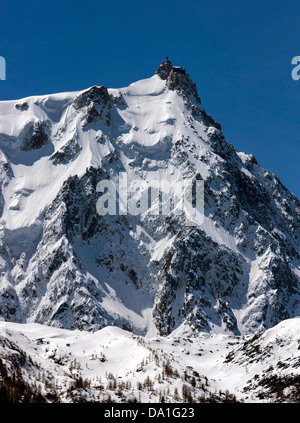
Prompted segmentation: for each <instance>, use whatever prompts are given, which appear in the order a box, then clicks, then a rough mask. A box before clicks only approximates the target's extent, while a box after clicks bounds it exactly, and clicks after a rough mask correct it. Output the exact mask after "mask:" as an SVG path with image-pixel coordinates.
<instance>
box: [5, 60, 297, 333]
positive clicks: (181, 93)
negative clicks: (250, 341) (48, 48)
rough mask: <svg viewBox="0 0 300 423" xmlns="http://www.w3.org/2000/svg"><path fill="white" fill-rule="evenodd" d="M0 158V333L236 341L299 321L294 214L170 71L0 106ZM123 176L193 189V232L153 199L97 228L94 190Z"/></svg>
mask: <svg viewBox="0 0 300 423" xmlns="http://www.w3.org/2000/svg"><path fill="white" fill-rule="evenodd" d="M0 148H1V159H0V175H1V195H0V204H1V220H0V225H1V230H0V233H1V261H0V266H1V282H0V289H1V300H0V315H1V317H2V319H3V320H5V321H11V322H23V323H25V322H31V323H33V322H35V323H40V324H45V325H49V326H55V327H60V328H65V329H75V328H76V329H82V330H88V331H95V330H99V329H101V328H104V327H106V326H108V325H110V326H118V327H120V328H123V329H125V330H129V331H132V332H134V333H136V334H138V335H148V336H151V335H156V334H158V335H168V334H170V333H172V332H173V331H174V330H176V331H177V332H178V331H181V332H182V333H186V332H187V333H190V334H192V333H193V334H195V335H197V334H198V333H199V331H201V332H202V331H206V332H213V333H217V332H222V333H233V334H236V335H241V334H242V335H244V334H249V333H255V332H259V331H262V330H265V329H267V328H271V327H273V326H275V325H276V324H278V323H280V322H281V321H282V320H285V319H289V318H293V317H294V316H297V315H299V310H300V307H299V299H300V296H299V276H300V260H299V258H300V256H299V230H300V202H299V200H298V199H297V198H296V197H295V196H294V195H293V194H292V193H290V192H289V191H288V189H287V188H286V187H285V186H284V185H283V184H282V183H281V182H280V180H279V178H278V177H277V176H276V175H274V174H273V173H271V172H270V171H267V170H264V169H263V168H262V167H261V166H260V165H259V164H258V163H257V161H256V159H255V157H254V156H253V155H251V154H250V155H249V154H245V153H238V152H237V151H236V150H235V149H234V147H233V146H232V144H231V143H230V142H229V141H228V140H226V139H225V137H224V135H223V133H222V130H221V125H220V124H219V123H218V122H215V121H214V119H213V118H212V117H211V116H210V115H208V114H207V113H206V112H205V110H204V108H203V106H202V105H201V101H200V98H199V96H198V93H197V88H196V85H195V84H194V82H193V81H192V79H191V78H190V77H189V75H188V74H187V73H186V72H185V70H184V69H182V68H181V67H175V66H173V65H172V64H171V62H170V61H168V60H166V61H165V62H162V63H161V64H160V66H159V67H158V69H157V72H156V73H155V75H154V76H152V77H150V78H148V79H144V80H141V81H138V82H135V83H133V84H131V85H130V86H129V87H126V88H121V89H107V88H106V87H104V86H93V87H91V88H89V89H87V90H84V91H80V92H70V93H62V94H54V95H48V96H36V97H29V98H26V99H22V100H19V101H5V102H1V103H0ZM120 173H122V174H123V175H124V174H126V175H127V177H128V180H130V181H131V182H132V181H133V184H134V183H135V184H136V185H138V186H139V185H141V186H142V184H143V182H145V181H146V182H149V181H150V180H153V179H154V180H158V181H159V180H162V179H165V180H166V179H167V180H172V182H173V183H174V184H175V186H177V185H180V181H182V180H183V181H187V180H189V181H196V180H202V181H204V216H202V217H203V219H202V221H201V223H200V224H194V225H192V226H189V224H188V216H187V215H186V214H184V213H182V214H179V213H177V212H176V211H175V209H173V210H171V211H170V213H168V214H162V213H159V207H163V206H162V205H161V202H159V197H158V198H156V202H154V203H153V204H152V205H151V207H150V208H148V209H147V210H146V211H144V212H142V213H139V214H134V213H127V214H121V213H120V212H116V214H115V215H110V214H107V215H99V213H98V212H97V201H98V200H99V198H100V197H101V193H100V192H98V190H97V184H98V183H99V182H100V181H103V180H109V181H111V182H112V183H113V184H115V186H118V184H119V175H120ZM135 189H137V188H135ZM137 192H138V191H137ZM141 192H142V190H140V193H141ZM155 210H156V212H155Z"/></svg>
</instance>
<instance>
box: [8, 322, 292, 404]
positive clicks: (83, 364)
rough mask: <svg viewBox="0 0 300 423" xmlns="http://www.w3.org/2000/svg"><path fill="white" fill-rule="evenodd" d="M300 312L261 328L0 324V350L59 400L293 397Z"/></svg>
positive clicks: (47, 394)
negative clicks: (253, 331) (158, 329)
mask: <svg viewBox="0 0 300 423" xmlns="http://www.w3.org/2000/svg"><path fill="white" fill-rule="evenodd" d="M299 348H300V318H294V319H290V320H285V321H283V322H281V323H280V324H278V325H277V326H275V327H274V328H272V329H268V330H267V331H265V332H264V333H262V334H261V335H255V336H251V335H249V336H245V337H238V336H234V335H224V334H204V333H202V334H199V336H197V337H195V338H189V337H188V336H185V333H184V332H183V333H181V332H178V333H177V334H176V333H175V334H172V336H168V337H151V338H147V337H140V336H136V335H134V334H132V333H130V332H127V331H124V330H122V329H120V328H117V327H111V326H109V327H106V328H104V329H101V330H99V331H97V332H93V333H91V332H86V331H79V330H75V331H69V330H65V329H56V328H52V327H48V326H43V325H39V324H36V323H32V324H16V323H7V322H5V323H4V322H2V323H0V356H1V359H2V365H4V366H5V367H6V368H7V371H8V372H9V371H10V369H11V366H12V363H13V365H14V370H15V369H16V368H17V367H18V366H19V369H20V376H21V377H22V378H23V380H24V381H26V382H28V383H29V384H31V385H32V387H33V388H32V389H33V390H34V391H35V392H40V394H41V395H42V396H43V397H45V398H46V399H47V401H59V402H81V401H95V402H99V401H101V402H105V401H109V402H113V401H114V402H136V401H139V402H149V403H157V402H162V401H165V402H172V403H177V402H178V403H180V402H214V401H215V402H234V401H239V402H267V403H268V402H298V401H299V399H300V397H299V388H300V380H299V368H300V360H299Z"/></svg>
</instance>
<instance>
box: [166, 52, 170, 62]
mask: <svg viewBox="0 0 300 423" xmlns="http://www.w3.org/2000/svg"><path fill="white" fill-rule="evenodd" d="M169 61H170V60H169V55H168V53H167V55H166V62H169Z"/></svg>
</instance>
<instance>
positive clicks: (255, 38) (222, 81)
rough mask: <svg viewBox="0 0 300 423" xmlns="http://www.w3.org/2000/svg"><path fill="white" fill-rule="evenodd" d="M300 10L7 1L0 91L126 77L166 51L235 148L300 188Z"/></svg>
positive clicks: (254, 5)
mask: <svg viewBox="0 0 300 423" xmlns="http://www.w3.org/2000/svg"><path fill="white" fill-rule="evenodd" d="M299 16H300V2H299V1H298V0H289V1H288V2H282V1H274V0H243V1H241V0H226V1H225V0H209V1H208V0H205V1H203V0H185V1H182V0H181V1H178V0H173V1H163V0H160V1H157V0H151V1H135V0H127V1H126V2H125V1H124V0H123V1H114V0H111V1H105V2H104V1H89V0H86V1H85V2H83V1H76V0H73V1H69V0H67V1H63V0H62V1H55V0H52V1H48V0H44V1H40V0H35V1H34V2H33V1H30V0H28V1H26V2H25V1H24V0H23V1H19V0H17V1H13V2H10V3H9V2H6V4H5V3H4V2H3V3H2V5H1V11H0V56H3V57H5V60H6V64H7V74H6V78H7V79H6V81H0V100H8V99H17V98H22V97H25V96H29V95H36V94H49V93H54V92H61V91H75V90H80V89H84V88H87V87H89V86H91V85H95V84H97V85H103V84H104V85H106V86H108V87H111V88H117V87H122V86H126V85H128V84H130V83H131V82H134V81H136V80H139V79H142V78H147V77H149V76H151V75H152V74H154V73H155V71H156V68H157V66H158V65H159V63H160V62H161V61H162V60H163V59H164V58H165V55H166V52H168V53H169V58H170V59H171V60H172V62H173V64H175V65H181V66H183V67H184V68H185V69H186V70H187V72H188V73H189V74H190V76H191V77H192V79H193V80H194V81H195V82H196V84H197V88H198V92H199V95H200V97H201V99H202V103H203V106H204V107H205V109H206V111H207V112H208V113H209V114H211V115H212V116H213V117H214V118H215V119H216V120H218V121H219V122H220V123H221V124H222V128H223V132H224V134H225V136H226V138H227V139H229V140H230V141H231V142H232V144H233V145H234V146H235V148H236V149H237V150H238V151H245V152H247V153H253V154H254V155H255V156H256V158H257V160H258V161H259V163H260V165H261V166H262V167H264V168H266V169H269V170H272V171H273V172H275V173H276V174H277V175H278V176H279V177H280V179H281V180H282V182H283V183H284V184H285V185H286V186H287V187H288V188H289V189H290V190H291V191H292V192H293V193H294V194H296V195H297V196H298V197H300V186H299V185H300V184H299V180H300V170H299V168H300V166H299V156H300V113H299V112H300V95H299V94H300V80H299V81H294V80H293V79H292V78H291V71H292V65H291V61H292V58H293V57H294V56H299V55H300V29H299V28H300V27H299Z"/></svg>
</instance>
